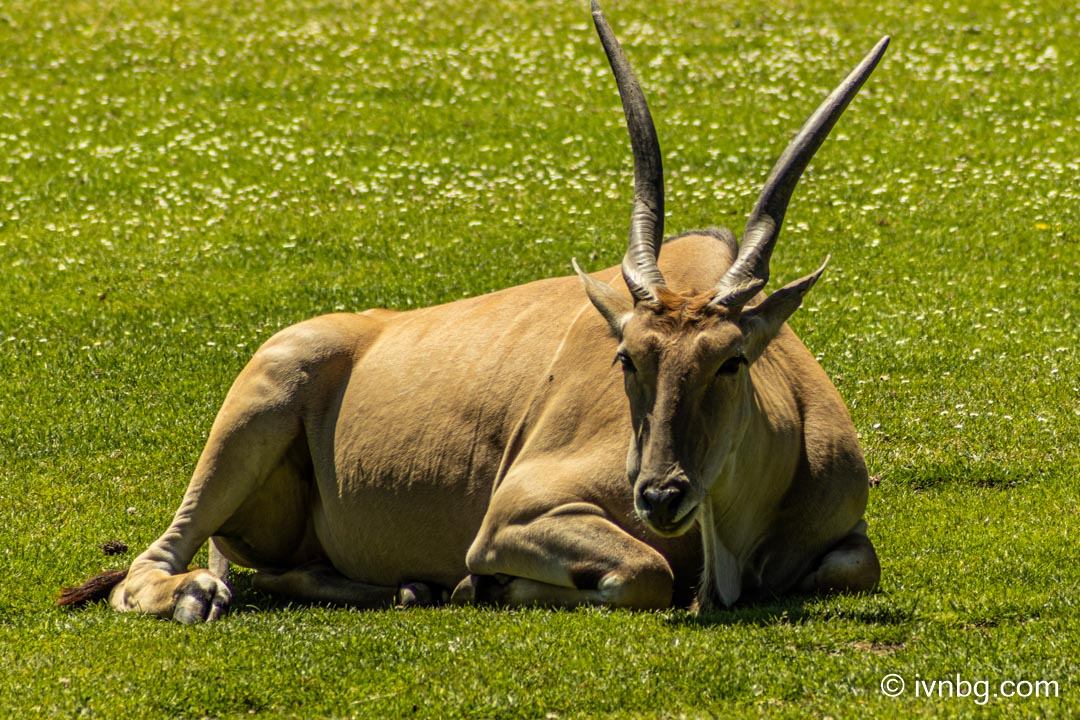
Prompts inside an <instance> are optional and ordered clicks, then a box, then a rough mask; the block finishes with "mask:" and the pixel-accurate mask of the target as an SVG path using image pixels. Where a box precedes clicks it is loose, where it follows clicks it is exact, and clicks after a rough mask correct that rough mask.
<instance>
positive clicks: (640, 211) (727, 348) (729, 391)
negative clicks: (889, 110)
mask: <svg viewBox="0 0 1080 720" xmlns="http://www.w3.org/2000/svg"><path fill="white" fill-rule="evenodd" d="M592 11H593V21H594V23H595V24H596V29H597V32H598V33H599V34H600V40H601V42H602V43H603V46H604V51H605V52H606V53H607V57H608V61H609V62H610V64H611V69H612V71H613V72H614V75H615V80H616V82H617V84H618V87H619V94H620V96H621V97H622V103H623V110H624V112H625V115H626V122H627V127H628V130H629V133H630V142H631V146H632V149H633V157H634V206H633V212H632V216H631V220H630V240H629V247H628V249H627V251H626V255H625V257H624V258H623V261H622V274H623V278H624V279H625V281H626V285H627V287H628V288H629V290H630V297H627V296H625V295H623V294H621V293H619V292H617V291H616V290H614V289H613V288H612V287H610V286H609V285H606V284H604V283H601V282H599V281H598V280H595V279H593V278H591V277H589V276H587V275H585V274H584V273H583V272H582V271H581V269H580V268H579V267H578V265H577V263H576V262H575V263H574V269H575V270H576V271H577V273H578V275H580V277H581V278H582V280H583V282H584V284H585V290H586V292H587V294H588V296H589V299H590V300H591V301H592V304H593V305H594V306H595V307H596V309H597V310H598V311H599V312H600V314H601V315H602V316H603V317H604V319H605V320H606V321H607V323H608V325H609V327H610V328H611V332H612V334H613V335H614V336H615V337H616V338H617V339H618V341H619V346H618V351H617V354H616V359H617V361H618V362H619V363H621V365H622V369H623V374H624V383H625V389H626V395H627V397H628V398H629V401H630V411H631V418H632V421H633V440H632V442H631V443H630V450H629V453H628V457H627V475H628V477H629V480H630V482H631V483H632V484H633V487H634V506H635V510H636V512H637V514H638V516H639V517H640V518H641V519H642V520H643V521H644V522H645V523H646V524H647V525H648V526H649V527H651V528H652V529H653V530H654V531H655V532H657V533H659V534H661V535H666V536H675V535H680V534H682V533H684V532H686V531H687V530H688V529H689V528H690V527H691V526H692V525H693V523H694V521H695V519H696V517H697V514H698V510H699V508H700V507H701V504H702V501H703V500H704V499H705V498H706V497H707V495H708V494H709V492H710V489H711V487H712V485H713V483H714V482H715V481H716V479H717V477H719V475H720V472H721V470H722V469H723V467H724V465H725V463H726V462H727V461H728V460H729V458H730V457H731V455H732V453H733V451H734V450H735V448H736V447H737V446H738V443H739V440H740V439H741V437H742V435H743V433H744V431H745V429H746V427H747V424H748V421H749V418H750V415H751V412H752V406H753V389H752V387H751V378H750V372H749V368H750V366H751V365H752V364H753V363H754V361H755V360H757V359H758V358H759V357H760V356H761V354H762V353H763V352H764V350H765V348H766V347H767V346H768V344H769V342H770V341H771V340H772V339H773V338H774V337H776V335H777V334H778V333H779V332H780V329H781V328H782V327H783V325H784V322H785V321H786V320H787V319H788V317H789V316H790V315H791V314H792V313H793V312H794V311H795V310H796V309H797V308H798V307H799V305H800V304H801V303H802V299H803V296H804V295H805V294H806V293H807V292H808V291H809V290H810V288H811V287H813V285H814V283H815V282H816V281H817V279H818V277H819V276H820V275H821V273H822V271H823V270H824V269H825V266H824V264H823V265H822V266H821V267H820V268H818V269H817V270H816V271H815V272H813V273H811V274H809V275H807V276H806V277H803V278H800V279H799V280H796V281H794V282H792V283H789V284H788V285H785V286H784V287H782V288H780V289H779V290H777V291H776V292H774V293H772V294H771V295H769V296H768V297H765V298H764V299H763V300H761V301H760V302H756V303H753V304H752V303H751V301H752V300H754V299H755V298H756V297H757V295H758V293H759V292H760V291H761V290H762V288H764V287H765V284H766V282H767V281H768V279H769V258H770V256H771V255H772V251H773V246H774V245H775V243H776V239H777V236H778V235H779V233H780V227H781V225H782V224H783V221H784V213H785V211H786V209H787V206H788V202H789V200H790V199H791V194H792V191H793V190H794V189H795V185H796V183H798V181H799V178H800V176H801V175H802V173H803V171H804V170H805V169H806V166H807V164H808V163H809V162H810V159H811V158H812V157H813V155H814V153H815V152H816V151H817V149H818V148H819V147H820V146H821V144H822V143H823V142H824V141H825V138H826V137H827V136H828V134H829V131H830V130H831V129H832V127H833V125H834V124H835V123H836V121H837V119H839V117H840V115H841V114H842V113H843V112H844V109H845V108H846V107H847V105H848V103H849V102H850V101H851V99H852V98H853V97H854V96H855V94H856V93H857V92H858V90H859V88H860V87H861V86H862V84H863V82H864V81H865V80H866V78H867V77H868V76H869V75H870V73H871V72H872V71H873V70H874V68H875V66H876V65H877V63H878V61H879V60H880V59H881V56H882V55H883V54H884V52H885V48H886V47H887V45H888V42H889V38H888V37H885V38H882V39H881V41H880V42H878V44H877V45H876V46H875V47H874V48H873V50H871V51H870V53H869V54H868V55H867V56H866V57H865V58H864V59H863V60H862V62H860V63H859V65H858V66H857V67H856V68H855V69H854V70H853V71H852V72H851V73H850V74H849V75H848V76H847V78H845V79H844V81H843V82H842V83H841V84H840V86H839V87H837V88H836V90H834V91H833V92H832V94H830V95H829V96H828V98H826V99H825V101H824V102H823V103H822V104H821V106H820V107H818V109H817V110H816V111H815V112H814V114H813V115H811V116H810V119H809V120H807V121H806V123H805V124H804V125H803V127H802V129H801V130H800V131H799V133H798V134H797V135H796V136H795V138H794V139H793V140H792V141H791V143H790V144H789V145H788V147H787V149H785V150H784V152H783V154H782V155H781V156H780V158H779V160H777V162H776V165H775V166H774V167H773V169H772V172H771V173H770V174H769V176H768V179H767V180H766V181H765V186H764V188H763V189H762V191H761V195H760V197H759V198H758V200H757V203H756V204H755V206H754V209H753V211H752V212H751V214H750V217H749V219H748V221H747V224H746V227H745V230H744V231H743V234H742V239H741V241H740V243H739V250H738V254H737V256H736V259H735V260H734V262H733V263H732V264H731V266H730V268H729V269H728V270H727V271H726V273H725V274H724V275H723V276H722V277H721V278H720V280H719V282H718V283H717V284H716V286H715V287H713V288H711V289H709V290H708V291H706V292H704V293H701V294H691V293H676V292H673V291H671V290H669V289H668V288H667V286H666V285H665V283H664V277H663V275H661V273H660V268H659V267H658V265H657V259H658V257H659V253H660V247H661V244H662V239H663V228H664V179H663V169H662V164H661V156H660V146H659V143H658V142H657V139H656V130H655V128H654V127H653V122H652V117H651V115H650V113H649V108H648V105H647V104H646V102H645V96H644V95H643V93H642V91H641V88H640V86H639V85H638V82H637V79H636V78H635V77H634V73H633V71H632V70H631V68H630V65H629V63H628V62H627V59H626V55H625V54H624V53H623V51H622V48H621V47H620V46H619V43H618V41H617V40H616V39H615V36H614V34H613V33H612V31H611V28H610V27H609V26H608V24H607V21H606V20H605V19H604V16H603V14H602V13H601V12H600V9H599V8H598V6H597V4H596V2H595V0H593V3H592ZM826 260H827V259H826Z"/></svg>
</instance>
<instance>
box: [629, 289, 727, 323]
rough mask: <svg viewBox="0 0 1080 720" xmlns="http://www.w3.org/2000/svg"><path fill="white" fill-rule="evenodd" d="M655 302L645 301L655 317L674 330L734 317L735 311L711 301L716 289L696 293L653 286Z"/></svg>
mask: <svg viewBox="0 0 1080 720" xmlns="http://www.w3.org/2000/svg"><path fill="white" fill-rule="evenodd" d="M653 293H654V294H655V295H656V301H655V302H649V303H644V305H645V306H646V307H647V308H648V309H649V310H651V311H652V312H653V315H654V318H655V319H656V320H657V321H659V322H660V323H662V324H664V325H666V326H668V327H669V328H670V329H672V330H676V329H682V328H688V327H695V326H699V325H702V324H704V323H706V322H714V321H716V320H718V319H719V320H727V319H732V318H733V312H732V310H730V309H729V308H727V307H725V306H723V305H715V304H713V303H712V302H711V301H712V299H713V297H715V295H716V291H715V290H709V291H708V292H704V293H700V294H696V293H691V292H681V293H678V292H674V291H672V290H669V289H668V288H666V287H663V286H659V287H654V288H653Z"/></svg>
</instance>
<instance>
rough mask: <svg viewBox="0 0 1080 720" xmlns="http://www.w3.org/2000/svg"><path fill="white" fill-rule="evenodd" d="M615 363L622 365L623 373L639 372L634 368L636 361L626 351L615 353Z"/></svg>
mask: <svg viewBox="0 0 1080 720" xmlns="http://www.w3.org/2000/svg"><path fill="white" fill-rule="evenodd" d="M615 361H616V362H618V363H619V364H620V365H622V369H623V372H628V373H632V372H636V371H637V368H636V367H634V361H633V360H631V359H630V356H629V355H628V354H627V353H626V351H625V350H620V351H619V352H617V353H615Z"/></svg>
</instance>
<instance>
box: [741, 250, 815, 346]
mask: <svg viewBox="0 0 1080 720" xmlns="http://www.w3.org/2000/svg"><path fill="white" fill-rule="evenodd" d="M828 264H829V258H828V257H826V258H825V262H823V263H822V264H821V267H819V268H818V269H817V270H815V271H814V272H812V273H810V274H809V275H807V276H806V277H803V278H799V279H798V280H796V281H795V282H791V283H788V284H787V285H785V286H784V287H782V288H780V289H779V290H777V291H776V292H774V293H773V294H772V295H770V296H769V297H767V298H765V299H764V300H762V301H761V303H760V304H758V305H755V306H754V307H748V308H745V309H744V310H743V311H742V314H741V315H740V317H739V327H740V328H741V329H742V331H743V335H744V336H745V337H746V346H745V350H746V355H747V359H748V360H750V361H751V362H753V361H754V360H756V359H757V358H758V357H759V356H760V355H761V353H763V352H765V347H766V346H767V345H768V344H769V343H770V342H772V339H773V338H775V337H776V336H777V334H778V333H779V332H780V328H782V327H783V326H784V323H785V322H787V319H788V318H789V317H791V315H792V314H793V313H794V312H795V311H796V310H798V309H799V306H800V305H802V301H803V296H805V295H806V293H808V292H810V288H812V287H814V283H816V282H817V280H818V278H819V277H821V273H823V272H825V266H826V265H828Z"/></svg>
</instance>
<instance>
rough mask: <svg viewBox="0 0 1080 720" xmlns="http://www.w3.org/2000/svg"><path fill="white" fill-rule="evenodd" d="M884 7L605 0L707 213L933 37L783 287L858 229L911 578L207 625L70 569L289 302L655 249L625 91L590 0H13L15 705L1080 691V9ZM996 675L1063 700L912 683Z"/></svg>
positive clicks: (690, 192)
mask: <svg viewBox="0 0 1080 720" xmlns="http://www.w3.org/2000/svg"><path fill="white" fill-rule="evenodd" d="M876 5H878V7H875V6H874V5H871V4H868V3H860V2H839V3H826V2H809V3H794V2H780V3H770V4H769V9H765V5H764V4H762V3H751V2H748V1H747V0H734V1H733V2H730V3H724V4H716V3H704V2H702V3H684V2H673V1H669V0H662V1H660V2H627V1H623V2H609V3H608V7H606V10H607V11H608V13H607V14H608V16H609V18H610V19H611V21H612V23H613V25H614V27H615V30H616V32H617V33H618V34H619V36H620V37H621V38H622V39H623V40H624V43H625V45H626V47H627V50H628V53H629V55H630V58H631V61H632V62H633V63H634V64H635V66H636V68H637V70H638V74H639V75H640V77H641V79H642V82H643V85H644V87H645V89H646V92H647V93H648V96H649V99H650V103H651V105H652V107H653V112H654V115H655V117H656V119H657V125H658V130H659V134H660V138H661V141H662V143H663V145H664V150H665V158H666V168H667V178H668V180H667V187H668V198H669V200H668V206H669V218H668V228H669V230H671V231H673V232H674V231H680V230H686V229H690V228H694V227H701V226H705V225H715V224H728V225H731V226H733V227H734V228H735V229H736V230H738V229H740V228H741V225H742V223H743V221H744V218H745V216H746V213H747V212H748V211H749V209H750V206H751V204H752V202H753V198H754V195H755V193H756V191H757V188H758V186H759V184H760V183H761V182H762V180H763V179H764V176H765V174H766V172H767V171H768V169H769V166H770V164H771V162H772V160H773V159H774V158H775V157H776V155H777V154H778V153H779V151H780V149H781V148H782V147H783V144H784V143H785V142H786V141H787V140H788V138H789V137H790V136H791V134H792V133H794V131H795V130H796V129H797V127H798V126H799V124H800V123H801V121H802V119H803V118H804V117H805V116H806V115H807V114H808V113H809V112H810V111H811V110H812V108H813V107H814V105H815V104H816V102H817V101H818V100H819V99H820V98H821V97H823V96H824V94H825V93H826V92H827V91H828V90H829V89H831V87H832V85H833V84H834V83H835V82H836V81H837V80H838V79H839V78H840V77H841V76H842V75H843V74H844V73H845V72H846V71H847V69H848V68H849V67H850V66H851V65H852V64H853V63H854V62H855V61H856V60H857V59H858V58H859V57H861V55H862V53H863V52H865V51H866V50H867V49H869V47H870V46H871V45H872V44H873V42H874V41H875V40H876V39H877V37H879V36H880V35H881V34H884V33H890V34H892V35H893V45H892V47H891V49H890V50H889V53H888V55H887V56H886V59H885V61H884V63H883V65H882V66H881V67H880V68H879V69H878V71H877V73H876V74H875V75H874V77H873V78H872V79H871V80H870V82H869V83H868V85H867V87H866V88H865V89H864V90H863V92H862V93H861V94H860V96H859V98H858V99H857V100H856V101H855V102H854V103H853V105H852V107H851V109H850V110H849V112H848V114H847V115H846V116H845V117H844V118H843V120H842V121H841V124H840V125H839V126H838V127H837V129H836V131H835V132H834V135H833V137H832V139H831V140H830V141H829V142H828V143H827V144H826V145H825V146H824V148H823V149H822V151H821V153H820V154H819V157H818V158H817V159H816V160H815V162H814V164H813V166H812V168H811V170H810V172H809V173H808V175H807V176H806V177H805V178H804V180H803V182H802V183H801V184H800V186H799V188H798V190H797V192H796V197H795V201H794V203H793V204H792V206H791V209H790V212H789V214H788V220H787V224H786V226H785V232H784V235H783V236H782V238H781V242H780V245H779V246H778V248H777V252H776V254H775V256H774V260H773V269H774V281H773V282H774V283H775V284H774V287H778V286H779V284H780V283H782V282H784V281H786V280H790V279H793V278H794V277H797V276H799V275H801V274H804V273H806V272H808V271H809V270H811V269H812V268H814V267H816V265H817V263H819V262H820V260H821V259H822V258H823V257H824V255H826V254H828V253H831V254H832V262H831V264H830V266H829V269H828V271H827V274H826V275H825V277H824V278H823V280H822V282H821V283H819V284H818V286H817V287H816V288H815V290H814V292H813V293H812V295H811V296H810V299H809V301H808V304H807V307H806V308H804V310H803V311H801V312H800V313H799V314H797V315H796V317H795V319H794V320H793V325H794V327H795V329H796V330H797V332H799V333H800V335H801V336H802V337H803V339H804V341H805V342H806V343H807V344H808V345H809V347H810V348H811V350H812V351H813V352H814V353H815V354H817V355H818V356H819V358H820V359H821V362H822V364H823V365H824V367H825V368H826V370H827V371H828V372H829V373H830V375H832V376H833V377H834V378H835V379H836V382H837V384H838V386H839V388H840V390H841V392H842V394H843V395H844V396H845V398H846V399H847V401H848V403H849V405H850V407H851V409H852V413H853V416H854V420H855V424H856V426H857V428H858V430H859V432H860V433H861V435H862V438H863V442H864V446H865V450H866V453H867V460H868V462H869V464H870V468H871V472H872V474H873V475H874V476H875V477H876V478H877V479H878V480H879V484H877V485H876V486H875V487H874V488H873V490H872V492H871V496H870V505H869V511H868V519H869V521H870V523H871V533H872V536H873V539H874V542H875V543H876V545H877V547H878V548H879V552H880V554H881V556H882V560H883V564H884V573H885V574H884V581H883V587H882V590H881V592H880V593H878V594H876V595H874V596H871V597H857V598H828V599H814V600H790V601H785V602H776V603H771V604H768V603H767V604H764V605H759V606H754V607H742V608H737V609H733V610H729V611H725V612H720V613H717V614H714V615H709V616H705V617H700V618H698V617H693V616H691V615H689V614H687V613H683V612H668V613H656V614H644V613H641V614H631V613H622V612H606V611H580V612H546V611H522V612H505V611H491V610H475V609H452V610H450V609H444V610H435V611H410V612H358V611H354V610H348V609H323V608H291V607H288V606H283V605H280V604H276V603H275V602H274V601H273V600H271V599H269V598H266V597H263V596H260V595H259V594H257V593H256V592H254V591H253V590H251V588H250V586H249V579H248V577H247V576H244V575H240V576H239V578H238V579H237V581H236V591H237V593H236V595H237V598H236V606H235V608H234V612H233V614H232V615H231V616H230V617H229V618H228V619H227V620H226V621H225V622H223V623H220V624H217V625H214V626H209V627H195V628H191V627H180V626H177V625H174V624H170V623H163V622H157V621H154V620H148V619H145V618H133V617H125V616H120V615H118V614H115V613H112V612H110V611H109V610H108V609H107V608H105V607H104V606H97V607H93V608H90V609H87V610H83V611H78V612H63V611H59V610H55V609H53V608H52V607H51V602H52V599H53V596H54V594H55V592H56V590H57V589H58V588H59V586H61V585H62V584H70V583H74V582H76V581H79V580H81V579H82V578H84V577H85V576H87V575H88V574H90V573H93V572H96V571H98V570H100V569H102V568H105V567H110V566H114V567H115V566H121V565H123V564H124V563H125V562H127V561H129V560H130V558H131V557H132V556H133V555H134V553H136V552H138V551H139V550H141V548H142V547H144V546H145V545H146V544H147V543H149V542H150V541H151V540H152V539H153V538H154V537H155V536H156V535H157V534H158V533H159V532H160V531H161V530H162V529H163V528H164V527H165V525H166V524H167V522H168V519H169V518H170V517H171V514H172V510H173V509H174V507H175V505H176V504H177V502H178V501H179V498H180V495H181V493H182V492H183V488H184V487H185V485H186V482H187V477H188V474H189V473H190V471H191V469H192V467H193V465H194V462H195V459H196V457H197V456H198V453H199V451H200V450H201V447H202V443H203V441H204V439H205V437H206V433H207V431H208V429H209V427H210V423H211V421H212V419H213V416H214V414H215V412H216V410H217V406H218V404H219V403H220V401H221V399H222V397H223V396H224V393H225V391H226V390H227V388H228V386H229V384H230V382H231V381H232V379H233V377H234V376H235V375H236V373H237V372H238V371H239V370H240V368H241V367H242V366H243V364H244V363H245V361H246V359H247V358H248V357H249V356H250V354H251V353H252V352H253V350H254V349H255V348H256V347H257V346H258V344H259V343H260V342H261V341H262V340H264V339H266V338H267V337H268V336H269V335H270V334H271V333H272V332H274V331H275V330H276V329H279V328H281V327H283V326H285V325H287V324H289V323H292V322H296V321H299V320H302V319H304V318H307V317H310V316H313V315H316V314H319V313H324V312H329V311H332V310H335V309H362V308H366V307H371V306H388V307H395V308H408V307H417V306H423V305H429V304H433V303H438V302H444V301H448V300H452V299H454V298H458V297H462V296H466V295H476V294H480V293H484V292H488V291H490V290H494V289H497V288H501V287H506V286H509V285H513V284H517V283H521V282H526V281H529V280H533V279H536V278H541V277H547V276H552V275H556V274H567V273H568V272H569V259H570V258H571V257H573V256H576V257H578V258H579V259H586V258H587V261H586V262H585V264H586V265H587V266H588V267H590V268H598V267H601V266H604V265H607V264H614V263H615V262H617V261H618V259H619V257H620V255H621V253H622V251H623V242H624V238H625V228H626V223H627V220H628V214H629V206H630V198H631V190H630V181H629V178H630V158H629V150H628V147H627V141H626V137H625V131H624V129H623V125H622V118H621V113H620V109H619V105H618V100H617V97H616V95H615V91H614V87H613V82H612V80H611V78H610V76H609V71H608V69H607V67H606V62H605V60H604V58H603V55H602V52H601V51H600V49H599V44H598V42H597V40H596V39H595V36H594V33H593V30H592V28H591V26H590V18H589V13H588V9H587V3H585V2H584V0H582V1H581V2H573V3H564V2H559V3H555V2H535V3H528V4H524V3H510V2H496V3H483V4H476V3H467V2H457V1H456V0H453V1H450V0H448V1H446V2H438V3H421V4H417V5H410V4H401V3H388V2H382V1H381V0H370V1H369V2H365V3H361V4H357V5H350V4H347V3H344V2H337V1H335V0H326V1H324V2H315V1H314V0H298V1H297V2H292V3H271V2H265V1H263V2H260V1H259V0H252V1H250V2H246V3H235V4H233V3H208V2H198V1H197V0H178V1H177V2H172V3H157V2H138V3H136V2H117V3H110V4H100V3H86V2H29V1H28V2H19V1H18V0H16V2H14V3H3V4H2V5H0V47H3V48H4V52H3V58H2V59H0V666H2V667H3V668H4V669H5V671H4V673H3V678H2V679H0V715H3V716H4V717H37V716H48V717H55V716H91V717H173V716H175V717H192V718H196V717H203V716H240V715H245V716H246V715H248V714H249V713H250V712H252V711H255V712H263V713H265V714H267V715H280V716H297V717H311V716H335V717H341V716H358V717H382V716H410V715H416V716H420V717H452V716H479V717H511V716H530V717H544V716H545V715H548V716H558V717H597V716H605V715H611V716H617V717H678V716H681V715H686V716H688V717H697V716H704V717H709V716H716V717H732V716H740V715H750V716H754V715H762V716H768V717H777V716H779V717H807V716H834V717H856V716H870V717H898V718H899V717H913V716H922V717H944V716H948V717H997V716H1007V717H1036V716H1037V717H1070V716H1074V715H1076V714H1077V713H1080V699H1078V698H1080V684H1078V680H1080V673H1078V671H1077V665H1076V661H1075V659H1076V658H1077V657H1080V631H1078V628H1080V623H1078V620H1080V613H1078V602H1080V601H1078V600H1077V597H1078V594H1080V593H1078V589H1080V588H1078V580H1080V571H1078V567H1077V562H1076V558H1077V548H1078V547H1080V543H1078V539H1077V527H1078V526H1080V525H1078V519H1080V515H1078V510H1080V509H1078V505H1077V503H1078V500H1077V498H1078V497H1080V492H1078V489H1080V472H1078V470H1077V467H1078V465H1080V390H1078V387H1080V377H1078V375H1080V373H1078V370H1077V368H1078V364H1080V363H1078V360H1080V358H1078V357H1077V348H1078V344H1080V343H1078V338H1080V330H1078V326H1080V323H1078V317H1080V295H1078V292H1077V288H1078V278H1077V270H1078V267H1080V203H1078V202H1077V189H1076V188H1077V186H1076V179H1077V176H1078V175H1080V155H1078V152H1077V148H1078V147H1080V132H1078V126H1080V102H1078V97H1077V91H1076V90H1075V88H1076V87H1077V86H1080V72H1078V71H1077V62H1078V60H1080V57H1078V55H1080V45H1078V44H1077V43H1076V36H1077V32H1078V31H1080V15H1078V14H1077V10H1076V8H1075V7H1071V6H1070V5H1069V4H1068V3H1060V2H1054V1H1052V0H1033V1H1032V2H1023V3H1021V2H1009V3H1005V4H1002V3H998V2H984V1H983V0H973V1H972V2H967V3H952V4H950V5H949V6H948V7H934V8H931V6H930V5H926V4H911V5H910V6H906V5H904V4H899V3H891V4H882V3H878V4H876ZM111 539H120V540H123V541H124V542H126V543H127V544H128V545H129V546H130V547H131V552H129V553H128V554H127V555H125V556H122V557H119V558H107V557H105V556H104V555H103V554H102V553H101V550H100V549H99V546H100V545H101V544H102V543H104V542H105V541H107V540H111ZM888 673H899V674H900V675H901V676H903V677H904V678H905V679H906V680H907V681H908V691H907V692H906V693H905V694H904V695H903V696H902V697H900V698H898V699H892V698H889V697H886V696H884V695H883V694H882V692H881V691H880V689H879V682H880V681H881V679H882V677H884V676H885V675H886V674H888ZM958 674H959V675H960V676H961V677H962V678H963V679H966V680H969V681H978V680H986V681H989V682H990V683H991V687H992V688H993V689H995V690H996V689H997V684H998V683H1000V682H1002V681H1007V680H1012V681H1023V680H1026V681H1031V682H1034V681H1038V680H1048V681H1055V682H1057V683H1058V687H1059V692H1058V695H1059V697H1057V698H1051V699H1015V698H1014V699H1005V698H1002V697H997V698H990V699H989V700H988V702H986V704H980V703H978V702H976V701H975V699H974V698H971V697H969V698H940V697H933V698H927V697H916V696H915V687H916V685H915V680H916V675H918V676H919V678H921V679H923V680H940V679H954V678H955V677H956V676H957V675H958ZM923 694H925V693H923Z"/></svg>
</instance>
